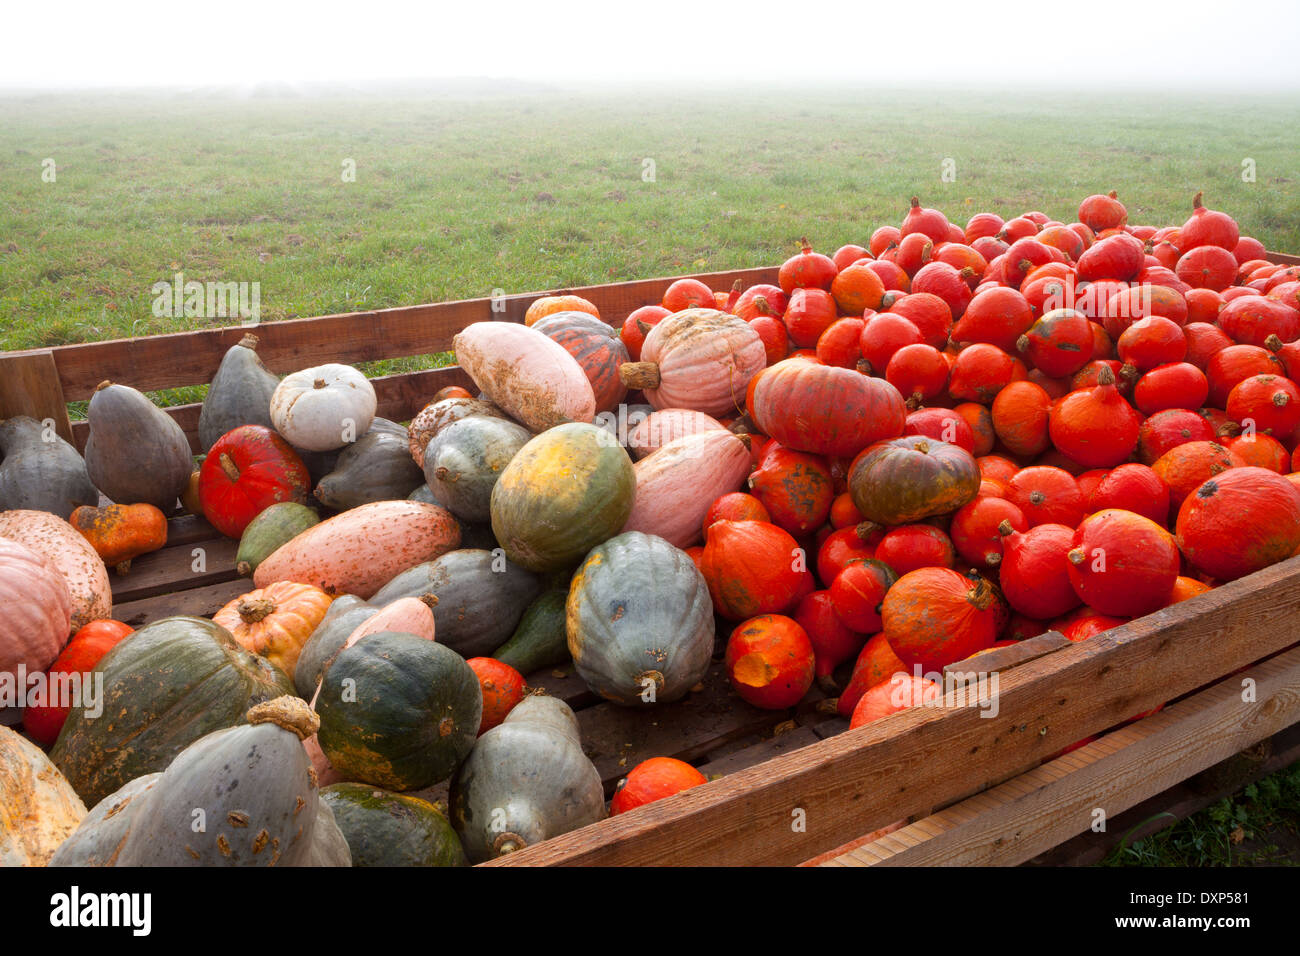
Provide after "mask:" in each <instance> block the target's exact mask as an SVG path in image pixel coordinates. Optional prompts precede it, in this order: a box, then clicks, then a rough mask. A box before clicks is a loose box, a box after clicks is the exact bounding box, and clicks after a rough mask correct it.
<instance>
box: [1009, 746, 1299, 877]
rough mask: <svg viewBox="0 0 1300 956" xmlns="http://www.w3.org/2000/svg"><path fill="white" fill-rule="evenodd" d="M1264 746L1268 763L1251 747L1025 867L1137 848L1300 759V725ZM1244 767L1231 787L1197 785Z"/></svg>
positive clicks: (1080, 861) (1085, 861) (1087, 860)
mask: <svg viewBox="0 0 1300 956" xmlns="http://www.w3.org/2000/svg"><path fill="white" fill-rule="evenodd" d="M1262 743H1264V744H1268V745H1269V747H1270V754H1269V756H1267V757H1266V758H1265V759H1263V760H1250V759H1249V758H1248V755H1249V754H1253V752H1254V751H1255V750H1256V747H1252V748H1249V749H1248V750H1247V751H1245V752H1243V753H1239V754H1236V755H1234V756H1232V757H1229V758H1228V759H1227V760H1225V761H1222V762H1221V763H1219V764H1215V766H1213V767H1210V768H1209V769H1208V770H1203V771H1201V772H1200V773H1199V774H1197V775H1196V776H1195V777H1192V778H1189V779H1188V780H1186V781H1184V782H1183V783H1181V784H1179V785H1178V786H1176V787H1171V788H1170V789H1168V790H1165V791H1164V792H1162V793H1159V794H1157V795H1156V796H1154V797H1150V798H1148V799H1146V800H1143V801H1142V802H1141V803H1139V804H1137V805H1136V806H1133V807H1130V808H1129V809H1127V810H1125V811H1124V812H1123V813H1121V814H1120V815H1119V816H1117V817H1114V818H1112V819H1111V820H1109V821H1108V823H1107V826H1106V830H1105V832H1104V833H1094V832H1092V831H1091V830H1090V831H1088V832H1085V833H1081V834H1079V835H1078V836H1076V837H1074V838H1073V839H1070V840H1066V841H1065V842H1064V843H1061V844H1059V845H1058V846H1056V847H1054V848H1053V849H1051V850H1048V851H1047V852H1046V853H1040V854H1038V855H1037V856H1035V857H1033V858H1032V859H1030V860H1026V861H1025V862H1024V864H1022V865H1024V866H1091V865H1092V864H1094V863H1097V862H1099V861H1100V860H1101V859H1102V858H1103V857H1105V856H1106V854H1108V853H1109V852H1110V851H1111V850H1113V849H1114V848H1115V847H1117V846H1119V845H1120V844H1121V843H1126V844H1133V843H1136V842H1137V841H1138V840H1142V839H1145V838H1146V837H1149V836H1151V835H1152V834H1155V833H1158V832H1160V831H1161V830H1163V829H1165V828H1166V827H1171V826H1173V825H1174V824H1175V823H1177V822H1178V821H1180V820H1185V819H1187V818H1188V817H1189V816H1191V815H1192V814H1193V813H1196V812H1198V811H1200V810H1204V809H1205V808H1206V807H1208V806H1210V805H1211V804H1213V803H1217V802H1218V801H1219V800H1221V799H1223V798H1224V797H1227V796H1231V795H1232V794H1233V793H1236V792H1237V791H1239V790H1240V789H1241V788H1242V787H1244V786H1246V784H1248V783H1253V782H1254V781H1256V780H1259V779H1261V778H1263V777H1267V776H1268V775H1269V774H1271V773H1276V772H1277V771H1279V770H1284V769H1285V768H1287V767H1289V766H1291V765H1292V764H1294V763H1296V762H1297V761H1300V724H1293V725H1291V726H1290V727H1288V728H1287V729H1286V730H1283V731H1281V732H1280V733H1276V734H1274V735H1273V736H1272V737H1269V738H1267V739H1266V740H1265V741H1262ZM1241 764H1246V765H1250V766H1252V769H1251V771H1250V772H1249V773H1248V774H1246V775H1245V776H1241V777H1238V778H1237V779H1235V780H1233V782H1232V783H1228V784H1222V785H1220V786H1218V787H1214V788H1209V789H1206V788H1201V787H1200V786H1199V783H1200V781H1201V780H1202V779H1203V778H1206V777H1207V776H1208V775H1213V774H1215V772H1216V770H1217V769H1218V768H1220V767H1224V766H1227V765H1231V766H1233V767H1236V766H1238V765H1241Z"/></svg>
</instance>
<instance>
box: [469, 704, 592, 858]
mask: <svg viewBox="0 0 1300 956" xmlns="http://www.w3.org/2000/svg"><path fill="white" fill-rule="evenodd" d="M450 813H451V825H452V826H453V827H455V828H456V832H457V833H459V834H460V839H461V843H462V844H463V845H464V847H465V854H466V855H467V856H468V857H469V858H470V861H471V862H473V863H482V862H483V861H484V860H490V859H493V858H494V857H498V856H501V855H502V854H505V853H512V852H514V851H516V850H522V849H523V848H524V847H526V846H532V845H534V844H536V843H540V842H542V841H543V840H547V839H549V838H551V837H553V836H558V835H559V834H561V833H567V832H569V831H570V830H576V829H578V828H579V827H584V826H586V825H587V824H589V823H595V822H596V821H597V820H600V819H601V818H602V817H604V816H605V792H604V789H603V788H602V786H601V782H600V773H599V772H598V771H597V770H596V766H595V764H593V763H592V762H591V760H590V759H589V758H588V757H587V755H586V754H585V753H583V751H582V741H581V739H580V737H579V734H578V721H577V719H576V718H575V717H574V716H573V711H572V710H570V709H569V706H568V705H567V704H565V703H564V701H562V700H559V699H557V698H555V697H543V696H531V697H525V698H524V699H523V700H522V701H520V702H519V703H518V704H516V705H515V707H514V709H513V710H511V711H510V713H509V715H508V716H507V717H506V719H505V721H504V722H503V723H501V724H499V725H498V726H496V727H493V728H492V729H491V730H489V731H488V732H487V733H485V734H484V735H483V736H482V737H480V738H479V740H478V744H477V745H476V746H475V747H474V751H473V753H471V754H470V755H469V759H468V760H466V761H465V762H464V763H463V764H462V765H461V767H460V769H459V770H458V771H457V772H456V776H455V778H454V779H453V780H452V783H451V794H450Z"/></svg>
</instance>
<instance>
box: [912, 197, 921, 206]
mask: <svg viewBox="0 0 1300 956" xmlns="http://www.w3.org/2000/svg"><path fill="white" fill-rule="evenodd" d="M920 205H921V200H920V199H918V198H916V197H915V196H913V197H912V208H913V209H916V208H918V207H920Z"/></svg>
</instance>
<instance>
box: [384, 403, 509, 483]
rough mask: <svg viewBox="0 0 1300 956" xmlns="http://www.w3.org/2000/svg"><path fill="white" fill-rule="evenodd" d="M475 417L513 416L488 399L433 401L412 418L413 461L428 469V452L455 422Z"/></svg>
mask: <svg viewBox="0 0 1300 956" xmlns="http://www.w3.org/2000/svg"><path fill="white" fill-rule="evenodd" d="M471 415H491V416H492V417H494V418H501V419H505V420H506V421H509V420H510V418H509V416H507V415H506V413H505V412H503V411H501V409H499V408H497V407H496V406H495V405H493V404H492V403H491V402H489V401H487V400H485V399H484V398H481V397H480V398H444V399H443V400H442V401H440V402H430V403H429V404H428V405H425V406H424V408H423V409H421V410H420V413H419V414H418V415H416V416H415V417H414V418H412V419H411V426H410V428H409V429H408V432H409V435H410V442H411V458H412V459H413V460H414V461H415V463H416V464H417V465H419V466H420V467H421V468H423V467H424V449H425V448H427V447H428V445H429V442H430V441H432V440H433V439H434V437H435V436H436V435H437V434H438V432H440V431H441V430H442V429H444V428H446V427H447V426H448V425H450V424H452V423H453V422H458V421H460V420H461V419H462V418H468V417H469V416H471Z"/></svg>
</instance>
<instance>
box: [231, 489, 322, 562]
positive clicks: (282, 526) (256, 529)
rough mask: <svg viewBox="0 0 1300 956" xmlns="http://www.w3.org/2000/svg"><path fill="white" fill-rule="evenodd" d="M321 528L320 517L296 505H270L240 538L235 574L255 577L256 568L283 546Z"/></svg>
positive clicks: (279, 503)
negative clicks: (317, 527)
mask: <svg viewBox="0 0 1300 956" xmlns="http://www.w3.org/2000/svg"><path fill="white" fill-rule="evenodd" d="M316 524H320V515H318V514H316V512H314V511H312V510H311V509H310V508H308V507H307V506H306V505H303V504H299V503H298V502H296V501H280V502H277V503H276V504H273V505H271V506H270V507H269V508H267V509H266V510H265V511H263V512H262V513H261V514H259V515H258V516H257V517H256V518H254V519H253V520H252V521H250V522H249V523H248V527H246V528H245V529H244V533H243V535H241V536H240V538H239V551H238V552H236V554H235V570H236V571H238V572H239V573H240V574H241V575H243V576H244V577H246V578H247V577H252V575H253V572H254V571H256V570H257V566H258V565H259V564H261V563H262V562H263V561H265V560H266V559H267V558H268V557H270V555H271V553H272V552H273V551H275V549H276V548H278V547H280V545H282V544H287V543H288V542H289V541H292V540H293V539H294V538H295V537H297V536H298V535H299V534H301V533H302V532H304V531H306V530H307V529H308V528H310V527H311V526H312V525H316Z"/></svg>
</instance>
